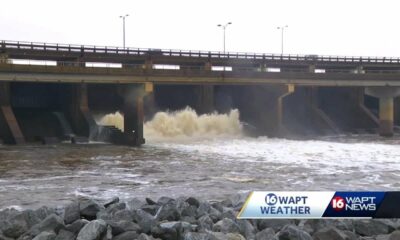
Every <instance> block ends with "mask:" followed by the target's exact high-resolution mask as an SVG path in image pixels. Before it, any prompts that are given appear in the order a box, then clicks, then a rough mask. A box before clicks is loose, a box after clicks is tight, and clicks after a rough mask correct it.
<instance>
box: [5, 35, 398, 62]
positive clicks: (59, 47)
mask: <svg viewBox="0 0 400 240" xmlns="http://www.w3.org/2000/svg"><path fill="white" fill-rule="evenodd" d="M1 48H2V50H3V51H6V50H7V49H10V50H13V49H14V50H15V49H20V50H32V51H44V52H50V51H57V52H69V53H87V54H91V53H96V54H118V55H133V56H134V55H137V56H140V55H149V56H167V57H191V58H209V59H210V58H212V59H222V60H223V59H244V60H245V59H253V60H265V61H307V62H335V63H341V62H342V63H382V64H400V58H398V57H361V56H326V55H314V54H313V55H292V54H283V55H282V54H268V53H247V52H226V53H224V52H218V51H192V50H172V49H154V48H129V47H128V48H122V47H110V46H104V47H103V46H88V45H76V44H59V43H38V42H20V41H6V40H2V41H1Z"/></svg>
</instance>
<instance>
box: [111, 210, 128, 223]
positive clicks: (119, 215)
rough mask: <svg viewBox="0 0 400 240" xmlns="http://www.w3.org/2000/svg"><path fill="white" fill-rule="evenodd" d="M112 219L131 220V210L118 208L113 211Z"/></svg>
mask: <svg viewBox="0 0 400 240" xmlns="http://www.w3.org/2000/svg"><path fill="white" fill-rule="evenodd" d="M112 219H114V220H117V221H118V220H124V221H130V222H131V221H133V212H132V211H131V210H129V209H123V210H119V211H117V212H115V213H114V215H113V217H112Z"/></svg>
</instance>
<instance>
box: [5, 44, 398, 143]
mask: <svg viewBox="0 0 400 240" xmlns="http://www.w3.org/2000/svg"><path fill="white" fill-rule="evenodd" d="M0 43H1V47H0V105H1V112H0V139H2V141H3V142H4V143H7V144H23V143H25V142H35V141H42V142H44V143H46V142H53V141H57V140H65V139H67V140H71V141H73V142H79V141H81V140H82V139H83V140H84V139H91V140H100V141H102V140H107V141H110V142H113V143H116V144H124V145H133V146H139V145H141V144H143V143H144V142H145V139H144V136H143V123H144V122H145V121H147V120H150V119H151V118H152V117H153V116H154V114H155V113H156V112H158V111H164V110H172V111H173V110H179V109H184V108H185V107H187V106H189V107H191V108H193V109H194V110H195V111H196V112H197V113H198V114H207V113H212V112H214V111H216V112H220V113H227V112H228V111H230V110H231V109H238V110H239V112H240V120H241V121H244V122H246V123H249V124H250V125H251V126H254V127H255V128H256V129H257V130H256V131H255V132H257V134H258V135H265V136H271V137H279V136H288V135H298V136H304V135H321V134H322V135H323V134H339V133H346V132H373V133H375V132H376V133H379V134H380V135H382V136H392V135H393V132H394V129H395V128H394V126H395V125H396V124H398V122H399V119H400V116H399V115H400V114H399V113H400V111H399V109H398V108H399V106H400V104H399V100H398V96H399V94H400V89H399V86H400V80H399V79H400V60H399V59H398V58H374V57H339V56H318V55H273V54H254V53H221V52H207V51H183V50H162V49H132V48H114V47H99V46H80V45H67V44H47V43H26V42H11V41H0ZM117 111H118V112H120V113H121V114H122V116H123V118H124V131H121V130H120V129H117V128H113V127H110V126H99V125H98V124H97V123H96V121H95V119H94V117H93V115H96V114H97V115H98V114H103V115H105V114H109V113H114V112H117Z"/></svg>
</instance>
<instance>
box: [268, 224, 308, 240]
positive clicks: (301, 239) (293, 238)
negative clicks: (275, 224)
mask: <svg viewBox="0 0 400 240" xmlns="http://www.w3.org/2000/svg"><path fill="white" fill-rule="evenodd" d="M276 236H277V238H278V239H279V240H312V237H311V236H310V234H308V233H307V232H306V231H303V230H301V229H300V228H299V227H297V226H295V225H287V226H285V227H283V228H282V229H281V231H280V232H279V233H277V234H276Z"/></svg>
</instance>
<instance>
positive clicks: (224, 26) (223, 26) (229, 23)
mask: <svg viewBox="0 0 400 240" xmlns="http://www.w3.org/2000/svg"><path fill="white" fill-rule="evenodd" d="M231 24H232V22H228V23H226V24H225V25H222V24H218V25H217V27H222V30H223V32H224V53H225V31H226V28H227V27H228V25H231Z"/></svg>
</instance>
